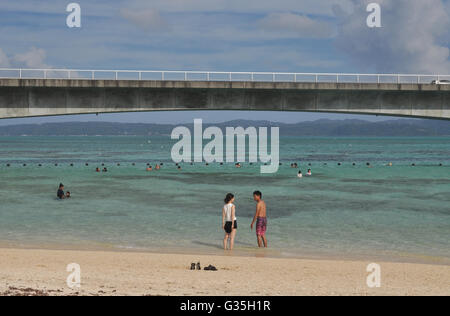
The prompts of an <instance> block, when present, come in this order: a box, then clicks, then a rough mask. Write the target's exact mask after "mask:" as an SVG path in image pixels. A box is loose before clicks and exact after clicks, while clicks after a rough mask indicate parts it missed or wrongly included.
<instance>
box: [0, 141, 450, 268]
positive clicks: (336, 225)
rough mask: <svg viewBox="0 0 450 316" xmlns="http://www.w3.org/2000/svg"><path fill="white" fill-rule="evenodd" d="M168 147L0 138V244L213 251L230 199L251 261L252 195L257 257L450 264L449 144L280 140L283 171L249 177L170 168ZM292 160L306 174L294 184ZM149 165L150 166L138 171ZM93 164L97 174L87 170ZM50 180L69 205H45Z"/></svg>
mask: <svg viewBox="0 0 450 316" xmlns="http://www.w3.org/2000/svg"><path fill="white" fill-rule="evenodd" d="M172 144H173V142H172V141H170V140H169V138H168V137H9V138H8V137H2V138H0V200H1V204H0V243H1V244H3V245H15V246H18V245H19V246H25V247H26V246H33V247H34V246H39V247H47V246H48V247H61V248H83V249H84V248H89V249H90V248H100V249H118V250H119V249H129V250H140V251H141V250H144V251H181V252H183V251H189V252H192V251H198V252H206V253H212V254H214V253H221V250H220V245H221V239H222V238H223V233H222V231H221V230H220V222H221V208H222V202H223V198H224V196H225V194H226V193H228V192H233V193H235V194H236V203H235V204H236V207H237V216H238V226H239V229H238V234H237V245H236V246H237V248H236V252H237V253H240V254H250V255H261V253H260V252H258V251H255V247H254V246H255V237H254V233H253V232H251V231H250V228H249V225H250V222H251V218H252V216H253V213H254V208H255V205H254V202H253V200H252V192H253V191H254V190H256V189H258V190H261V191H262V192H263V197H264V199H265V200H266V203H267V205H268V216H269V223H268V225H269V226H268V239H269V243H270V250H269V251H267V252H264V255H268V256H272V255H273V256H295V257H316V256H319V257H345V258H347V257H355V258H362V259H366V258H367V259H369V258H387V259H390V260H407V261H414V262H416V261H424V262H436V263H445V264H449V263H450V241H449V240H450V238H449V237H450V138H295V137H288V138H287V137H284V138H281V139H280V158H281V161H282V163H283V165H282V166H281V167H280V169H279V172H278V173H277V174H273V175H270V174H269V175H262V174H260V172H259V165H258V164H255V165H253V166H250V165H248V164H244V167H243V168H241V169H236V168H234V166H233V164H229V165H227V164H225V165H224V166H220V165H219V164H211V165H209V166H206V165H204V164H196V165H189V164H183V163H182V164H181V165H182V170H181V171H180V170H177V169H176V167H175V165H174V164H173V163H172V162H171V160H170V150H171V147H172ZM294 161H296V162H297V163H299V164H300V169H302V170H303V171H304V172H306V170H307V169H308V168H311V169H312V171H313V177H309V178H303V179H298V178H297V177H296V174H297V171H298V170H297V169H291V168H290V163H291V162H294ZM157 162H163V163H164V166H163V168H162V169H161V170H159V171H153V172H146V171H145V168H146V163H150V164H152V165H155V163H157ZM367 162H370V163H371V166H372V167H371V168H368V167H367V166H366V163H367ZM389 162H392V163H393V166H392V167H388V166H386V164H387V163H389ZM39 163H40V164H42V166H41V167H38V164H39ZM55 163H58V166H55V165H54V164H55ZM71 163H73V164H74V166H73V167H71V166H70V164H71ZM86 163H89V166H85V164H86ZM102 163H103V164H105V166H106V167H107V168H108V172H107V173H96V172H94V170H95V168H96V167H100V168H101V167H102ZM117 163H120V166H117ZM132 163H135V164H136V165H135V166H133V165H132ZM338 163H341V166H339V165H338ZM353 163H355V164H356V165H353ZM412 163H415V164H416V166H411V164H412ZM7 164H10V167H7ZM23 164H26V166H23ZM308 164H311V166H309V165H308ZM439 164H442V166H439ZM60 182H63V183H64V184H65V185H66V190H69V191H71V192H72V196H73V198H72V199H70V200H66V201H58V200H56V198H55V195H56V190H57V186H58V184H59V183H60Z"/></svg>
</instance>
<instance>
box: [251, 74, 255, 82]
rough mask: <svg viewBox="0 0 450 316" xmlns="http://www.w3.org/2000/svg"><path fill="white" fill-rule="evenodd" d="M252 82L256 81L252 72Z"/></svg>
mask: <svg viewBox="0 0 450 316" xmlns="http://www.w3.org/2000/svg"><path fill="white" fill-rule="evenodd" d="M251 75H252V82H253V81H255V74H254V73H253V72H252V74H251Z"/></svg>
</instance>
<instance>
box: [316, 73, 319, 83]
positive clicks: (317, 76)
mask: <svg viewBox="0 0 450 316" xmlns="http://www.w3.org/2000/svg"><path fill="white" fill-rule="evenodd" d="M318 82H319V75H318V74H316V83H318Z"/></svg>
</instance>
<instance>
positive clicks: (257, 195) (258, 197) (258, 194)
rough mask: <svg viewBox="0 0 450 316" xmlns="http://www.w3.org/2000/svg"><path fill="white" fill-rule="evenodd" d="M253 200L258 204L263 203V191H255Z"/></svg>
mask: <svg viewBox="0 0 450 316" xmlns="http://www.w3.org/2000/svg"><path fill="white" fill-rule="evenodd" d="M253 199H254V200H255V201H257V202H259V201H261V199H262V193H261V191H255V192H253Z"/></svg>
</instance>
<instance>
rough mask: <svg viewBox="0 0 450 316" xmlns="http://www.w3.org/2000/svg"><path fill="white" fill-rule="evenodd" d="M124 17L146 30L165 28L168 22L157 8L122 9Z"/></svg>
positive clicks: (121, 12)
mask: <svg viewBox="0 0 450 316" xmlns="http://www.w3.org/2000/svg"><path fill="white" fill-rule="evenodd" d="M120 14H121V15H122V17H124V18H125V19H127V20H128V21H130V22H131V23H133V24H135V25H137V26H139V27H141V28H143V29H145V30H158V31H160V30H163V29H167V28H168V24H167V23H166V21H165V20H164V19H163V18H162V17H161V15H160V14H159V12H158V11H157V10H155V9H141V10H130V9H122V10H120Z"/></svg>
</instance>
